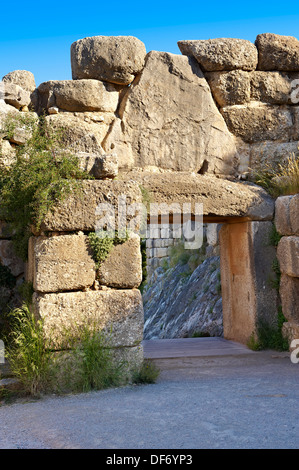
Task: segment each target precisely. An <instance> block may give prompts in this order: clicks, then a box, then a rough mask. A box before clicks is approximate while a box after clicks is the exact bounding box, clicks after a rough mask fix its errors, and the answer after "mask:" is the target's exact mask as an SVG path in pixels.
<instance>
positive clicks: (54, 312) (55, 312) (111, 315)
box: [33, 289, 143, 348]
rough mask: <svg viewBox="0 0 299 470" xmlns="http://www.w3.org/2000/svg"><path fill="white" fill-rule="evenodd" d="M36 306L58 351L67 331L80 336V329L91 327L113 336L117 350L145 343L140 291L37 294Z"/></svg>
mask: <svg viewBox="0 0 299 470" xmlns="http://www.w3.org/2000/svg"><path fill="white" fill-rule="evenodd" d="M33 303H34V307H35V312H36V315H38V316H39V317H40V318H42V319H43V321H44V331H45V334H46V336H48V337H51V338H53V341H54V346H55V347H57V348H59V347H61V346H64V345H65V342H64V341H63V339H64V332H65V331H67V332H68V333H69V334H72V333H74V334H76V333H77V334H78V332H80V326H83V325H88V324H89V325H91V327H95V328H96V329H97V330H104V332H106V333H107V335H108V336H111V338H110V340H111V341H110V345H111V346H113V347H124V346H136V345H138V344H139V343H140V341H142V338H143V306H142V298H141V294H140V291H139V290H138V289H132V290H114V289H108V290H101V291H88V292H64V293H57V294H34V296H33ZM111 330H112V331H111Z"/></svg>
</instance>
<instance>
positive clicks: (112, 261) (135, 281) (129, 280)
mask: <svg viewBox="0 0 299 470" xmlns="http://www.w3.org/2000/svg"><path fill="white" fill-rule="evenodd" d="M97 278H98V280H99V282H100V284H103V285H105V286H110V287H116V288H121V289H132V288H134V287H138V286H139V285H140V284H141V281H142V260H141V251H140V238H139V236H134V237H132V238H130V239H129V240H128V241H126V242H125V243H122V244H120V245H116V246H114V247H113V248H112V250H111V252H110V253H109V255H108V257H107V259H106V260H105V261H104V262H103V263H101V265H100V267H99V269H98V271H97Z"/></svg>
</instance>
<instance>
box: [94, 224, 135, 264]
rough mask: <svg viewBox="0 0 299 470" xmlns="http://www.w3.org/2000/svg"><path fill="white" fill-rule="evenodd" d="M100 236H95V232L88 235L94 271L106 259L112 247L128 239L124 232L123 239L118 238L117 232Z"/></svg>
mask: <svg viewBox="0 0 299 470" xmlns="http://www.w3.org/2000/svg"><path fill="white" fill-rule="evenodd" d="M101 235H102V236H99V235H97V233H96V232H90V233H89V234H88V241H89V245H90V247H91V249H92V257H93V260H94V261H95V264H96V269H98V268H99V266H100V264H101V263H102V262H103V261H105V259H106V258H107V257H108V255H109V253H110V251H111V250H112V248H113V246H115V245H119V244H122V243H125V242H126V241H127V240H128V239H129V235H128V233H127V232H126V235H125V236H124V237H120V236H119V235H118V233H117V232H115V233H114V234H112V233H110V232H106V233H102V234H101Z"/></svg>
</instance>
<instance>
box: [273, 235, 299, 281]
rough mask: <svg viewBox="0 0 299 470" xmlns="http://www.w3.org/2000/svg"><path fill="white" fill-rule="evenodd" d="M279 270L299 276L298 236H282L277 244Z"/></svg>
mask: <svg viewBox="0 0 299 470" xmlns="http://www.w3.org/2000/svg"><path fill="white" fill-rule="evenodd" d="M277 258H278V261H279V265H280V271H281V272H282V273H285V274H288V275H289V276H293V277H299V237H295V236H290V237H282V239H281V240H280V242H279V243H278V246H277Z"/></svg>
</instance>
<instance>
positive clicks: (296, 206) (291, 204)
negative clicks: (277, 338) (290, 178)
mask: <svg viewBox="0 0 299 470" xmlns="http://www.w3.org/2000/svg"><path fill="white" fill-rule="evenodd" d="M275 226H276V229H277V231H278V233H279V234H280V235H282V238H281V240H280V241H279V243H278V246H277V257H278V261H279V265H280V271H281V280H280V297H281V302H282V312H283V314H284V316H285V318H286V319H287V322H286V323H284V324H283V333H284V335H285V336H286V337H287V338H288V340H289V342H290V343H291V341H292V340H293V339H298V338H299V194H297V195H295V196H283V197H279V198H278V199H277V200H276V204H275Z"/></svg>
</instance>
